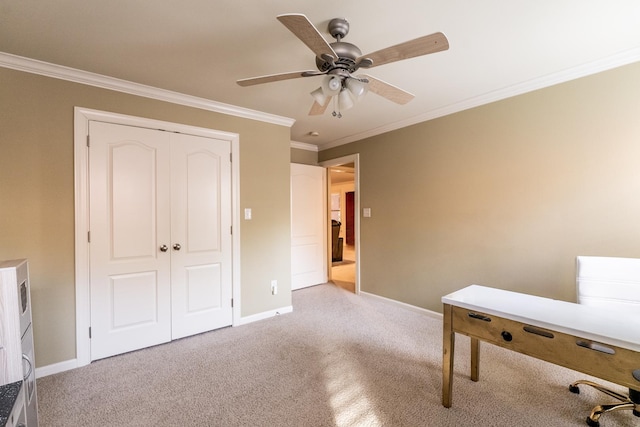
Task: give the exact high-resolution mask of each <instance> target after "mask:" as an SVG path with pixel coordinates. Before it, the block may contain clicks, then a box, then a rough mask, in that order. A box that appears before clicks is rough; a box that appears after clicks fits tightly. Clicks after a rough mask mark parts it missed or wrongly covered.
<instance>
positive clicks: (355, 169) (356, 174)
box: [319, 153, 360, 295]
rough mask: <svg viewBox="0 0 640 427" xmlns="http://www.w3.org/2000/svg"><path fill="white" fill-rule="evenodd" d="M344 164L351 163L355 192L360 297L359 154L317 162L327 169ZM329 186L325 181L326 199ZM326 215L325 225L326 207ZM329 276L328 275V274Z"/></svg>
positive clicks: (328, 237) (357, 284)
mask: <svg viewBox="0 0 640 427" xmlns="http://www.w3.org/2000/svg"><path fill="white" fill-rule="evenodd" d="M346 163H353V188H354V191H355V197H354V199H355V200H354V210H355V215H354V219H355V221H354V228H355V230H354V234H355V239H356V245H355V250H356V267H355V268H356V292H355V293H356V295H360V154H359V153H356V154H351V155H348V156H343V157H338V158H335V159H329V160H325V161H323V162H319V164H320V166H322V167H324V168H326V169H328V168H330V167H333V166H340V165H344V164H346ZM330 185H331V179H330V178H329V179H327V187H328V188H327V197H330V194H331V191H330V190H331V188H330V187H329V186H330ZM326 215H327V224H329V222H330V221H331V213H330V212H329V207H327V209H326ZM327 228H328V229H329V230H328V232H327V246H329V247H330V245H329V244H328V242H330V241H331V235H330V233H331V227H327ZM327 264H328V265H327V269H328V270H329V271H331V257H330V256H329V259H328V263H327ZM329 276H330V274H329Z"/></svg>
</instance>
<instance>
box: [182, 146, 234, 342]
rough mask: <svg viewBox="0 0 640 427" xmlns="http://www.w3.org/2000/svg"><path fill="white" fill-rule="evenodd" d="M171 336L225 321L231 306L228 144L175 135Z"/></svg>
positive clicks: (206, 328)
mask: <svg viewBox="0 0 640 427" xmlns="http://www.w3.org/2000/svg"><path fill="white" fill-rule="evenodd" d="M172 142H173V144H172V155H171V159H172V163H173V166H172V171H171V172H172V194H171V195H172V211H171V245H172V249H171V251H172V253H171V287H172V325H173V326H172V338H173V339H176V338H181V337H184V336H187V335H193V334H197V333H200V332H204V331H210V330H212V329H217V328H221V327H223V326H228V325H230V324H231V322H232V318H233V315H232V308H231V288H232V286H231V206H230V203H229V202H226V203H225V201H230V200H231V161H230V153H231V145H230V143H229V141H224V140H215V139H211V138H203V137H198V136H192V135H183V134H174V135H173V141H172Z"/></svg>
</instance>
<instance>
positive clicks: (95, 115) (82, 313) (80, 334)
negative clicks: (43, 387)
mask: <svg viewBox="0 0 640 427" xmlns="http://www.w3.org/2000/svg"><path fill="white" fill-rule="evenodd" d="M91 120H95V121H101V122H107V123H114V124H121V125H127V126H136V127H142V128H150V129H161V130H166V131H169V132H179V133H185V134H189V135H195V136H202V137H209V138H215V139H223V140H228V141H229V142H230V144H231V156H232V159H233V161H232V163H231V223H232V226H233V234H232V236H231V245H232V254H231V257H232V262H231V275H232V278H231V281H232V284H231V292H232V298H233V320H232V322H233V323H232V325H233V326H236V325H237V324H238V322H239V320H240V318H241V316H240V315H241V310H240V308H241V301H240V295H241V292H240V209H239V206H240V162H239V161H240V136H239V135H238V134H236V133H231V132H223V131H217V130H213V129H207V128H201V127H196V126H189V125H182V124H179V123H172V122H165V121H161V120H153V119H146V118H142V117H135V116H128V115H124V114H118V113H111V112H106V111H99V110H92V109H88V108H83V107H75V108H74V134H73V149H74V204H75V296H76V361H75V362H76V366H77V367H80V366H85V365H88V364H89V363H91V341H90V339H89V328H90V326H91V300H90V285H89V242H88V239H89V236H88V232H89V153H88V147H87V140H88V135H89V122H90V121H91Z"/></svg>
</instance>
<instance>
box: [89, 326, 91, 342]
mask: <svg viewBox="0 0 640 427" xmlns="http://www.w3.org/2000/svg"><path fill="white" fill-rule="evenodd" d="M89 339H91V326H89Z"/></svg>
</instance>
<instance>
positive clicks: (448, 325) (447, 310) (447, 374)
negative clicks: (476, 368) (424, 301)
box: [442, 304, 455, 408]
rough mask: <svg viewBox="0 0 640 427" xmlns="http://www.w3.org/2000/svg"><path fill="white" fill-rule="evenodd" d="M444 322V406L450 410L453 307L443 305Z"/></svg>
mask: <svg viewBox="0 0 640 427" xmlns="http://www.w3.org/2000/svg"><path fill="white" fill-rule="evenodd" d="M442 320H443V322H442V325H443V330H442V406H444V407H445V408H450V407H451V400H452V396H451V394H452V389H453V351H454V344H455V333H454V332H453V310H452V309H451V305H449V304H443V318H442Z"/></svg>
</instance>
